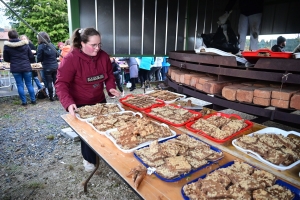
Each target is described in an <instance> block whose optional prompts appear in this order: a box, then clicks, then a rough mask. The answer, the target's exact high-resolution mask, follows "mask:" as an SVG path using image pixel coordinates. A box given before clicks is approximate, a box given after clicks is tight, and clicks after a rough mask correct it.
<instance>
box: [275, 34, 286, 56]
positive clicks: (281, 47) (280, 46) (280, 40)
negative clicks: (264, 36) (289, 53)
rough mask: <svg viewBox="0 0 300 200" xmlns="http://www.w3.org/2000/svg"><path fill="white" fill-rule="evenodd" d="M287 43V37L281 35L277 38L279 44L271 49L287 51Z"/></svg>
mask: <svg viewBox="0 0 300 200" xmlns="http://www.w3.org/2000/svg"><path fill="white" fill-rule="evenodd" d="M285 45H286V39H285V37H282V36H279V37H278V38H277V44H275V45H274V46H272V48H271V51H274V52H285V50H284V47H285Z"/></svg>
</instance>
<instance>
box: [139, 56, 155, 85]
mask: <svg viewBox="0 0 300 200" xmlns="http://www.w3.org/2000/svg"><path fill="white" fill-rule="evenodd" d="M140 59H141V62H140V71H139V72H140V74H141V76H140V78H141V87H142V88H144V87H145V81H149V79H148V77H149V71H150V67H151V65H153V64H154V58H153V57H141V58H140Z"/></svg>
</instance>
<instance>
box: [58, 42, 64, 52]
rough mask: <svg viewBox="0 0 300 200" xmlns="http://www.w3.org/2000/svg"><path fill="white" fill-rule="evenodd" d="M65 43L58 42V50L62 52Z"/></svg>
mask: <svg viewBox="0 0 300 200" xmlns="http://www.w3.org/2000/svg"><path fill="white" fill-rule="evenodd" d="M64 45H65V44H64V43H63V42H59V43H57V47H58V50H57V51H58V53H59V54H61V52H62V49H63V47H64Z"/></svg>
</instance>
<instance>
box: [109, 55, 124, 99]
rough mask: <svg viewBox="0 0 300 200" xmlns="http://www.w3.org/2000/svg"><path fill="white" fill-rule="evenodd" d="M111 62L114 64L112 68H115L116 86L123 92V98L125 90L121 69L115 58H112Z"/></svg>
mask: <svg viewBox="0 0 300 200" xmlns="http://www.w3.org/2000/svg"><path fill="white" fill-rule="evenodd" d="M110 62H111V64H112V68H113V73H114V76H115V79H116V84H117V87H118V89H119V90H120V92H121V96H122V97H123V96H124V90H123V87H122V84H121V67H120V66H119V64H118V63H117V62H116V60H115V58H112V57H111V58H110ZM110 98H115V96H111V97H110Z"/></svg>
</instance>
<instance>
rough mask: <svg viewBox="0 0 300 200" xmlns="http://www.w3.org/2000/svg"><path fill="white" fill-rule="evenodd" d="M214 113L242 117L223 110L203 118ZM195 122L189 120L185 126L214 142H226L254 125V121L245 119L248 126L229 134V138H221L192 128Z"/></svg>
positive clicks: (228, 116)
mask: <svg viewBox="0 0 300 200" xmlns="http://www.w3.org/2000/svg"><path fill="white" fill-rule="evenodd" d="M213 115H219V116H222V117H227V118H230V117H235V118H237V119H242V118H241V117H240V116H239V115H236V114H225V113H221V112H217V113H212V114H210V115H205V116H204V117H203V119H207V118H210V117H211V116H213ZM194 123H195V121H193V122H189V123H187V124H186V126H185V127H186V128H187V129H188V130H190V131H192V132H194V133H196V134H199V135H201V136H203V137H206V138H207V139H209V140H211V141H214V142H216V143H224V142H227V141H228V140H230V139H232V138H234V137H235V136H237V135H238V134H240V133H242V132H244V131H246V130H248V129H250V128H252V126H253V123H252V122H251V121H249V120H245V123H246V124H248V126H246V127H245V128H243V129H242V130H240V131H238V132H236V133H234V134H232V135H230V136H228V137H227V138H225V139H222V140H221V139H216V138H213V137H211V136H210V135H208V134H206V133H205V132H203V131H201V130H197V129H194V128H192V125H193V124H194Z"/></svg>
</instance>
